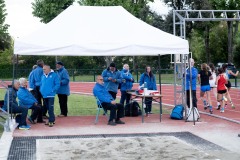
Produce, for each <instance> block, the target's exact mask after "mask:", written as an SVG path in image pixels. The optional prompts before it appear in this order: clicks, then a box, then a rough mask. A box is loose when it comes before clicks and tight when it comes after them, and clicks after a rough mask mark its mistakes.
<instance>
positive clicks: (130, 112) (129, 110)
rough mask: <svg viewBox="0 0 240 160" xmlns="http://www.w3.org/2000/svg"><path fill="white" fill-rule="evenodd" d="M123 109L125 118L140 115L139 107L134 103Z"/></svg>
mask: <svg viewBox="0 0 240 160" xmlns="http://www.w3.org/2000/svg"><path fill="white" fill-rule="evenodd" d="M124 108H125V116H126V117H137V116H139V115H142V111H141V109H140V106H139V104H138V102H136V101H133V102H131V103H128V104H126V105H125V107H124Z"/></svg>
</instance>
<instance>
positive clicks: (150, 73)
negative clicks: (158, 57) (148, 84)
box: [145, 66, 153, 77]
mask: <svg viewBox="0 0 240 160" xmlns="http://www.w3.org/2000/svg"><path fill="white" fill-rule="evenodd" d="M148 67H150V66H146V68H145V72H146V74H147V68H148ZM150 68H151V67H150ZM149 76H150V77H153V73H152V68H151V71H150V72H149Z"/></svg>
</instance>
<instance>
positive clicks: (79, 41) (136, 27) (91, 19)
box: [14, 4, 189, 56]
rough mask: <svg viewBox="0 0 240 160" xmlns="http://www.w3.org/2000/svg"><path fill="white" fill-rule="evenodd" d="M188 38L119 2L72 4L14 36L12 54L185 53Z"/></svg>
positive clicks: (118, 54) (110, 54) (111, 54)
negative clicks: (138, 15) (26, 33)
mask: <svg viewBox="0 0 240 160" xmlns="http://www.w3.org/2000/svg"><path fill="white" fill-rule="evenodd" d="M188 53H189V46H188V41H187V40H184V39H181V38H179V37H177V36H174V35H172V34H169V33H166V32H163V31H161V30H159V29H157V28H155V27H152V26H150V25H148V24H147V23H145V22H143V21H141V20H139V19H138V18H136V17H134V16H133V15H131V14H130V13H129V12H127V11H126V10H125V9H124V8H123V7H121V6H110V7H98V6H80V5H78V4H75V5H72V6H70V7H69V8H67V9H66V10H65V11H63V12H62V13H61V14H59V15H58V16H57V17H56V18H55V19H53V20H52V21H51V22H49V23H48V24H46V25H45V26H43V27H42V28H40V29H39V30H37V31H36V32H34V33H32V34H30V35H29V36H26V37H21V38H19V39H16V40H15V43H14V54H18V55H48V56H51V55H54V56H113V55H114V56H137V55H148V56H154V55H165V54H188Z"/></svg>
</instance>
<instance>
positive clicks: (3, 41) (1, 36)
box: [0, 0, 11, 51]
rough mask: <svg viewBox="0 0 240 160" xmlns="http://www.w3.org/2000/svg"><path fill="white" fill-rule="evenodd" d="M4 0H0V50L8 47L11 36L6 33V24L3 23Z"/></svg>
mask: <svg viewBox="0 0 240 160" xmlns="http://www.w3.org/2000/svg"><path fill="white" fill-rule="evenodd" d="M5 7H6V5H5V1H4V0H0V51H3V50H5V49H8V48H10V46H11V37H10V36H9V34H8V27H9V25H8V24H5V19H6V16H7V13H6V9H5Z"/></svg>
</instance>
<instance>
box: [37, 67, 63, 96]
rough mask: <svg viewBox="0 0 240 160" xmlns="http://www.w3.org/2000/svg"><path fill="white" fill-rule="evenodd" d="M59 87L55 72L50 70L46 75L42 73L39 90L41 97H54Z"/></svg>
mask: <svg viewBox="0 0 240 160" xmlns="http://www.w3.org/2000/svg"><path fill="white" fill-rule="evenodd" d="M59 87H60V81H59V78H58V75H57V73H55V72H53V71H51V72H50V73H48V75H45V74H44V75H42V80H41V86H40V92H41V94H42V96H43V98H50V97H55V95H56V92H57V90H58V89H59Z"/></svg>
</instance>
